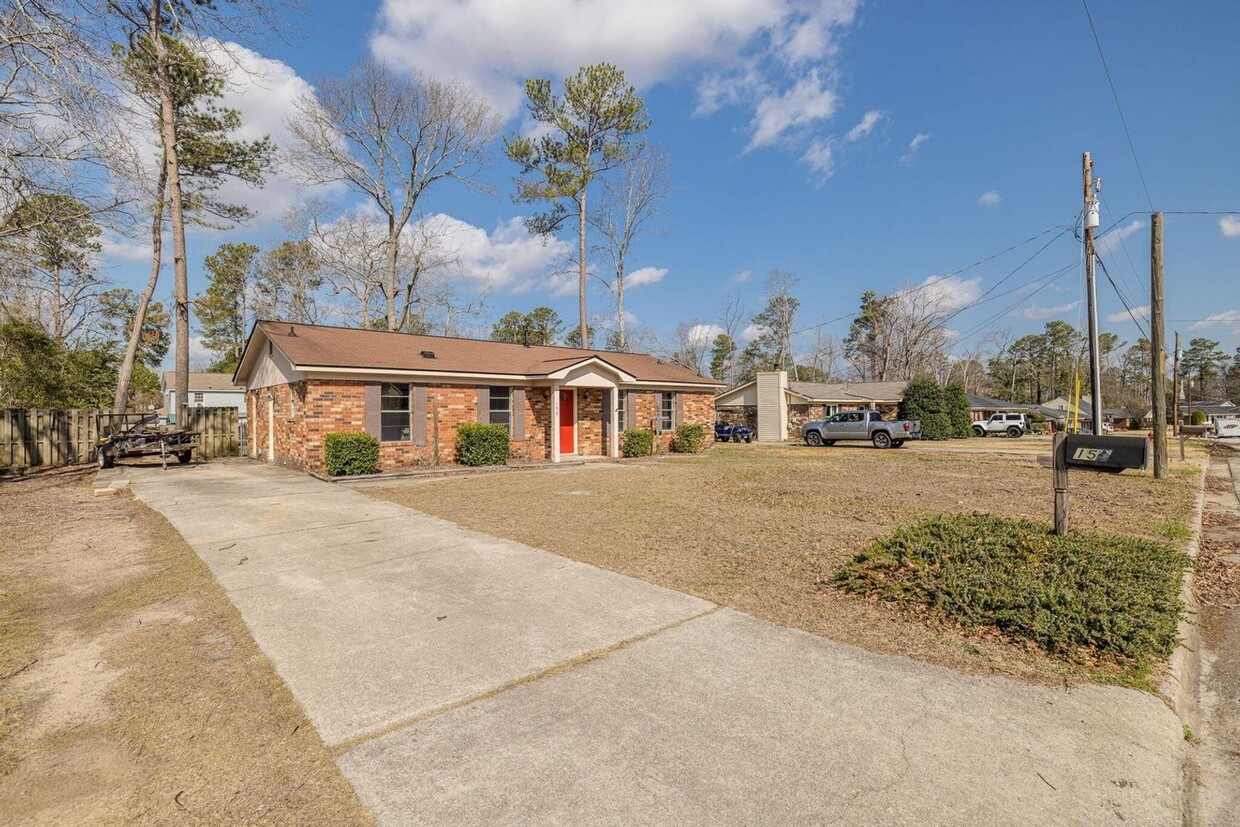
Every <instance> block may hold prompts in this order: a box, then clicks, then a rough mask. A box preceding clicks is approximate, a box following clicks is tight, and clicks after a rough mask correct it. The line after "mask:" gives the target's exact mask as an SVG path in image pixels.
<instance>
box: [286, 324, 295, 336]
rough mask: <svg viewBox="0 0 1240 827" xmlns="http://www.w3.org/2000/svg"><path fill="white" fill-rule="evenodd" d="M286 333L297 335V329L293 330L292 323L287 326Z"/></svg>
mask: <svg viewBox="0 0 1240 827" xmlns="http://www.w3.org/2000/svg"><path fill="white" fill-rule="evenodd" d="M288 335H290V336H296V335H297V331H296V330H293V326H292V325H289V326H288Z"/></svg>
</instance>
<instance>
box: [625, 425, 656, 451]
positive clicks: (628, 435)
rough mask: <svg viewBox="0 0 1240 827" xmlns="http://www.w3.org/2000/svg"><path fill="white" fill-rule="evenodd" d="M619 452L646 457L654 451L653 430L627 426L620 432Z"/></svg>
mask: <svg viewBox="0 0 1240 827" xmlns="http://www.w3.org/2000/svg"><path fill="white" fill-rule="evenodd" d="M620 453H621V455H623V456H626V457H648V456H650V455H651V454H653V453H654V431H651V430H649V429H647V428H629V429H628V430H627V431H625V432H624V433H622V434H620Z"/></svg>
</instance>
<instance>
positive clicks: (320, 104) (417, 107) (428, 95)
mask: <svg viewBox="0 0 1240 827" xmlns="http://www.w3.org/2000/svg"><path fill="white" fill-rule="evenodd" d="M296 107H297V115H296V117H294V118H293V119H292V120H291V121H290V123H289V129H290V131H291V132H292V133H293V136H294V138H295V141H296V144H295V146H294V147H292V150H291V152H290V153H289V161H290V163H291V164H292V166H293V168H294V170H296V172H297V173H298V175H299V177H300V179H301V181H302V183H303V184H305V185H307V186H318V185H325V184H340V183H343V184H346V185H347V186H349V187H351V188H352V189H354V190H355V191H357V192H359V193H361V194H362V195H364V196H366V197H367V198H368V199H370V201H372V202H373V203H374V205H375V206H377V207H378V208H379V211H380V213H381V214H382V217H383V219H384V220H385V222H386V231H387V232H386V238H385V242H384V244H385V249H384V252H385V253H386V257H385V262H384V270H383V279H382V281H381V282H379V287H380V290H381V293H382V300H383V304H384V316H385V319H386V322H387V327H388V329H389V330H399V329H401V327H402V326H403V325H404V324H405V323H406V322H407V321H408V318H409V313H410V302H411V300H412V297H413V294H414V291H415V290H416V288H417V278H418V276H419V275H421V273H422V272H424V270H421V269H419V268H418V267H417V266H415V267H413V268H412V269H406V270H405V271H403V272H402V270H401V263H402V262H401V258H402V255H403V254H405V253H406V252H407V251H408V250H409V247H408V245H407V244H402V238H403V237H404V234H405V232H406V228H407V227H408V226H409V224H410V221H411V219H412V218H413V217H414V216H415V215H416V214H417V213H418V211H419V209H420V207H421V205H422V199H423V197H424V196H425V195H426V192H427V191H428V190H429V189H430V188H431V187H433V186H435V185H436V184H437V183H439V182H440V181H445V180H455V181H459V182H461V183H463V184H465V185H466V186H469V187H473V188H475V189H482V188H483V187H482V185H481V184H480V183H478V182H477V180H476V178H475V176H476V174H477V172H478V170H479V169H480V168H481V167H482V166H483V163H484V161H485V157H486V156H485V152H486V148H487V145H488V144H490V142H491V141H492V140H493V139H494V137H495V134H496V132H497V131H498V128H499V122H498V118H497V117H496V115H495V113H494V111H493V110H492V109H491V107H490V105H489V104H487V103H486V102H485V101H484V100H483V99H482V98H481V97H479V96H478V95H477V94H476V93H474V92H473V91H471V90H470V89H469V88H468V87H466V86H464V85H462V84H460V83H456V82H451V83H448V82H442V81H438V80H434V79H430V78H425V77H423V76H421V75H415V76H413V77H409V76H406V75H400V74H397V73H395V72H393V71H391V70H389V69H387V68H386V67H384V66H383V65H381V64H380V63H378V62H377V61H374V60H370V59H367V60H365V61H363V62H362V63H361V64H360V65H359V66H358V67H357V68H356V69H354V70H353V71H352V72H350V73H349V75H348V76H347V77H346V78H345V79H343V80H324V81H320V83H319V86H318V92H317V95H314V94H306V95H303V96H302V97H300V98H299V99H298V100H297V101H296ZM402 248H404V249H402Z"/></svg>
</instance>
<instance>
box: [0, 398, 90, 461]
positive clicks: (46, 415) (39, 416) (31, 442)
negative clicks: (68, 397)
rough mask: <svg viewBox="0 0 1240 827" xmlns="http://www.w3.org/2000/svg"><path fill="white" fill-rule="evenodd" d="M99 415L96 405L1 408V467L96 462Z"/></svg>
mask: <svg viewBox="0 0 1240 827" xmlns="http://www.w3.org/2000/svg"><path fill="white" fill-rule="evenodd" d="M98 414H99V411H98V410H95V409H93V408H74V409H71V410H49V409H45V408H29V409H25V408H5V409H4V410H3V411H0V467H11V468H37V467H39V466H41V465H75V464H77V463H83V462H93V461H94V459H95V446H96V445H98V444H99V419H98Z"/></svg>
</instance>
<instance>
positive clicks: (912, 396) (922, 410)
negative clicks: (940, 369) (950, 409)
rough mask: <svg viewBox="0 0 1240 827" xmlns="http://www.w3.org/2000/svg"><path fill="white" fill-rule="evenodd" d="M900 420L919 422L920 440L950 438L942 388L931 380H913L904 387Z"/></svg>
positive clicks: (950, 432) (949, 419) (949, 424)
mask: <svg viewBox="0 0 1240 827" xmlns="http://www.w3.org/2000/svg"><path fill="white" fill-rule="evenodd" d="M900 418H901V419H916V420H919V421H920V422H921V438H922V439H951V438H952V422H951V417H950V416H948V413H947V406H946V405H945V403H944V394H943V388H942V387H941V386H940V385H939V383H938V382H935V381H934V380H933V379H926V378H922V379H914V380H912V381H911V382H909V383H908V384H907V385H906V386H905V387H904V396H903V397H902V398H901V399H900Z"/></svg>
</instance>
